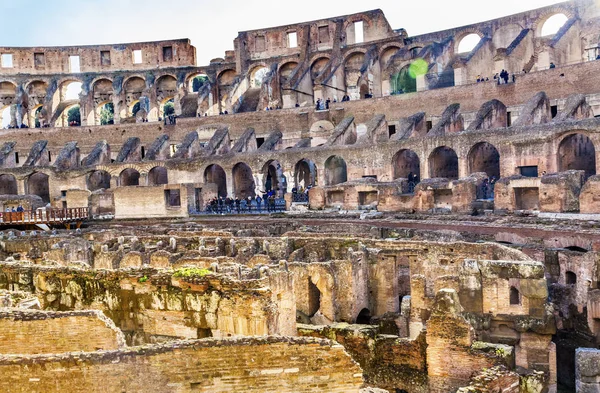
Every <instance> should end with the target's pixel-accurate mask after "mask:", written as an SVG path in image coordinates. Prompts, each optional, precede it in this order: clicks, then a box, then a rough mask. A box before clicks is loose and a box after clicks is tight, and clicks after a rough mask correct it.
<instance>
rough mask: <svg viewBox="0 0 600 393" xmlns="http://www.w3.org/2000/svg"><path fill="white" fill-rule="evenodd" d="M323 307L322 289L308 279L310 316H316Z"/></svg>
mask: <svg viewBox="0 0 600 393" xmlns="http://www.w3.org/2000/svg"><path fill="white" fill-rule="evenodd" d="M319 308H321V291H319V288H317V286H316V285H315V284H313V282H312V281H311V280H310V278H309V279H308V316H309V317H312V316H314V315H315V314H316V313H317V311H319Z"/></svg>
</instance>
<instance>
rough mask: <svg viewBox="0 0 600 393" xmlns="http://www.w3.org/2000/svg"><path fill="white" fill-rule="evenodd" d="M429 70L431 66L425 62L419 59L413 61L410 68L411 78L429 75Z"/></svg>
mask: <svg viewBox="0 0 600 393" xmlns="http://www.w3.org/2000/svg"><path fill="white" fill-rule="evenodd" d="M428 68H429V65H428V64H427V62H426V61H425V60H423V59H417V60H415V61H413V62H412V64H411V65H410V67H409V68H408V74H409V75H410V77H411V78H413V79H417V77H418V76H421V75H425V74H426V73H427V70H428Z"/></svg>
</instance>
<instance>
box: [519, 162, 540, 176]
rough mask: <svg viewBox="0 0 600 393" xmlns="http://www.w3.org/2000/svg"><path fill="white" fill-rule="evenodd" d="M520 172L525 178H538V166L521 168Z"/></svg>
mask: <svg viewBox="0 0 600 393" xmlns="http://www.w3.org/2000/svg"><path fill="white" fill-rule="evenodd" d="M519 172H520V173H521V176H525V177H538V167H537V165H536V166H520V167H519Z"/></svg>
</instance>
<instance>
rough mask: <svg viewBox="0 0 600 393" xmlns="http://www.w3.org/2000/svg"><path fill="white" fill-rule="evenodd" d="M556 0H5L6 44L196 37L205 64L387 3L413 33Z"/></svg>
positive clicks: (1, 41)
mask: <svg viewBox="0 0 600 393" xmlns="http://www.w3.org/2000/svg"><path fill="white" fill-rule="evenodd" d="M559 2H560V1H556V0H503V1H495V2H487V1H481V0H429V1H425V0H374V1H357V0H344V1H339V0H338V1H334V0H329V1H327V0H300V1H291V0H261V1H248V0H227V1H214V0H213V1H208V0H170V1H169V0H135V1H134V0H0V15H3V16H4V18H3V20H2V30H3V31H4V34H2V36H1V38H0V46H68V45H92V44H116V43H127V42H138V41H158V40H167V39H175V38H190V39H191V40H192V44H193V45H194V46H195V47H196V51H197V57H198V64H199V65H208V63H209V61H210V59H213V58H216V57H223V56H224V55H225V50H229V49H233V39H234V38H235V37H236V36H237V33H238V31H244V30H253V29H260V28H264V27H271V26H280V25H285V24H293V23H299V22H305V21H310V20H315V19H323V18H329V17H334V16H339V15H346V14H351V13H355V12H360V11H367V10H371V9H376V8H381V9H382V10H383V12H384V13H385V15H386V17H387V19H388V21H389V23H390V25H391V26H392V28H393V29H399V28H404V29H406V30H407V32H408V34H409V35H418V34H423V33H428V32H432V31H438V30H444V29H447V28H451V27H458V26H462V25H466V24H471V23H476V22H482V21H485V20H488V19H494V18H498V17H500V16H505V15H510V14H514V13H518V12H522V11H527V10H530V9H534V8H538V7H543V6H546V5H550V4H555V3H559Z"/></svg>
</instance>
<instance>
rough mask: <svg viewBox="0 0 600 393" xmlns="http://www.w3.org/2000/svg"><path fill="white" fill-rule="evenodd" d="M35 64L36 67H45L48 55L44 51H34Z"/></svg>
mask: <svg viewBox="0 0 600 393" xmlns="http://www.w3.org/2000/svg"><path fill="white" fill-rule="evenodd" d="M33 64H34V65H35V67H36V68H44V67H45V66H46V56H45V55H44V54H43V53H34V54H33Z"/></svg>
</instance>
